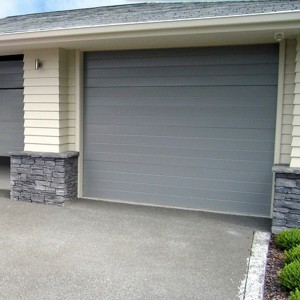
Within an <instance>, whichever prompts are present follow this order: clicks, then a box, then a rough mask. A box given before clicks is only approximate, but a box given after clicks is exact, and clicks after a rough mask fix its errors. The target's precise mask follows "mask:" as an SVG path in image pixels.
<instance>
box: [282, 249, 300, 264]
mask: <svg viewBox="0 0 300 300" xmlns="http://www.w3.org/2000/svg"><path fill="white" fill-rule="evenodd" d="M284 256H285V258H284V263H285V264H289V263H291V262H292V261H294V260H296V259H297V260H300V245H298V246H296V247H294V248H292V249H291V250H289V251H284Z"/></svg>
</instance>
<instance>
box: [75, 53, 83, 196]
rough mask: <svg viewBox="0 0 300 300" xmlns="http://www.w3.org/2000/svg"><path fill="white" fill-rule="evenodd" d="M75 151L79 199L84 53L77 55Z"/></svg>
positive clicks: (81, 167)
mask: <svg viewBox="0 0 300 300" xmlns="http://www.w3.org/2000/svg"><path fill="white" fill-rule="evenodd" d="M75 81H76V88H75V149H76V151H78V152H79V157H78V191H77V192H78V197H79V198H80V197H82V184H83V142H82V141H83V128H82V126H83V125H82V124H83V53H82V52H81V51H79V50H76V53H75Z"/></svg>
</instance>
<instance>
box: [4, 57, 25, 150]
mask: <svg viewBox="0 0 300 300" xmlns="http://www.w3.org/2000/svg"><path fill="white" fill-rule="evenodd" d="M23 125H24V121H23V55H14V56H0V156H9V152H11V151H22V150H23V148H24V127H23Z"/></svg>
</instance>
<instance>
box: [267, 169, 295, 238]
mask: <svg viewBox="0 0 300 300" xmlns="http://www.w3.org/2000/svg"><path fill="white" fill-rule="evenodd" d="M273 171H274V172H275V191H274V203H273V220H272V232H273V233H278V232H279V231H281V230H284V229H288V228H298V227H300V169H295V168H290V167H288V166H283V165H277V166H274V167H273Z"/></svg>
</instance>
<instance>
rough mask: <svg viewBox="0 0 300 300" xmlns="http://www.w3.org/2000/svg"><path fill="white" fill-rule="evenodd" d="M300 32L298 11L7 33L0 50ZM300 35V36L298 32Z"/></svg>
mask: <svg viewBox="0 0 300 300" xmlns="http://www.w3.org/2000/svg"><path fill="white" fill-rule="evenodd" d="M273 29H274V30H290V29H293V30H295V29H296V30H298V29H299V30H300V11H285V12H274V13H264V14H252V15H237V16H222V17H207V18H201V19H184V20H169V21H152V22H141V23H124V24H109V25H98V26H87V27H77V28H57V29H52V30H40V31H32V32H20V33H7V34H2V35H0V41H1V44H0V48H1V46H7V45H8V44H10V43H13V44H14V45H17V44H20V45H24V44H27V43H32V42H33V41H36V40H38V42H39V43H43V44H51V43H55V42H58V41H59V42H61V41H62V39H63V40H64V41H65V42H66V43H68V42H70V41H75V40H76V41H81V40H82V41H85V40H89V39H91V38H92V39H94V38H95V37H99V38H100V39H101V38H105V37H107V38H111V37H115V36H116V37H117V36H120V35H121V36H126V35H128V36H145V35H147V34H150V35H151V36H153V35H155V34H158V35H163V34H172V35H174V34H176V33H183V32H184V33H190V32H191V33H195V32H197V33H198V34H201V33H208V32H212V33H226V32H230V33H233V32H242V31H245V32H248V31H249V30H251V31H260V30H273ZM299 34H300V32H299Z"/></svg>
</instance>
